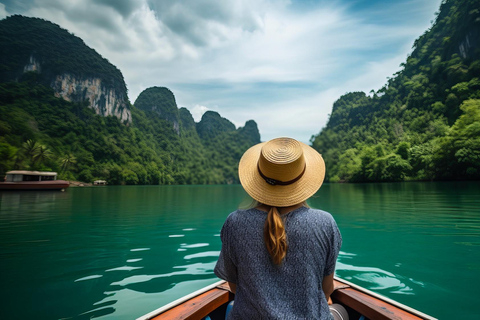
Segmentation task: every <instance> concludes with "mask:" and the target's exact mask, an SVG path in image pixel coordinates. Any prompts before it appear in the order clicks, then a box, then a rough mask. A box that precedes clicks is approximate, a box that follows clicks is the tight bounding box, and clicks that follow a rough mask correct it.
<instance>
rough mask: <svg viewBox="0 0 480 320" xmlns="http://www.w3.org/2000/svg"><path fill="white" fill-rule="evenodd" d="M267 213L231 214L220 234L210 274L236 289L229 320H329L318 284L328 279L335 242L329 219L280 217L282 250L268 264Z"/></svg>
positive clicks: (302, 213) (309, 214) (299, 212)
mask: <svg viewBox="0 0 480 320" xmlns="http://www.w3.org/2000/svg"><path fill="white" fill-rule="evenodd" d="M266 218H267V212H264V211H261V210H258V209H248V210H237V211H235V212H233V213H232V214H230V216H229V217H228V218H227V220H226V222H225V224H224V227H223V229H222V235H221V236H222V243H223V246H222V252H221V254H220V257H219V261H218V263H217V266H216V268H215V273H216V274H217V275H218V276H219V277H220V278H223V279H226V280H227V281H229V282H232V283H235V284H236V286H237V289H236V296H235V308H234V309H233V311H232V313H231V314H230V316H229V319H329V318H330V317H331V315H330V311H329V308H328V305H327V300H326V299H325V295H324V293H323V291H322V280H323V278H324V277H325V276H327V275H329V274H332V273H333V272H334V268H335V261H336V258H337V254H338V251H339V248H340V246H341V236H340V232H339V231H338V228H337V225H336V223H335V221H334V219H333V218H332V216H331V215H330V214H329V213H327V212H324V211H321V210H315V209H310V208H306V207H300V208H299V209H296V210H294V211H292V212H290V213H288V214H286V215H284V217H283V218H284V224H285V230H286V233H287V241H288V250H287V255H286V256H285V258H284V259H283V262H282V263H281V264H279V265H276V264H274V263H273V262H272V259H271V256H270V255H269V253H268V251H267V249H266V247H265V242H264V234H263V226H264V224H265V220H266Z"/></svg>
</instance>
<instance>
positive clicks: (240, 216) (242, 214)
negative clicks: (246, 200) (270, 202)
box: [226, 208, 267, 222]
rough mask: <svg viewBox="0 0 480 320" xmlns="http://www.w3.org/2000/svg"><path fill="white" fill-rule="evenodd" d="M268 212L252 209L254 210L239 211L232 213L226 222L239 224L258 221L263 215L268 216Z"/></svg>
mask: <svg viewBox="0 0 480 320" xmlns="http://www.w3.org/2000/svg"><path fill="white" fill-rule="evenodd" d="M266 214H267V213H266V212H263V211H261V210H258V209H255V208H252V209H237V210H235V211H233V212H231V213H230V214H229V215H228V217H227V219H226V221H228V222H239V221H246V220H251V219H256V218H258V217H260V216H262V215H266Z"/></svg>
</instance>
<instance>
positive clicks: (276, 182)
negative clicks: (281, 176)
mask: <svg viewBox="0 0 480 320" xmlns="http://www.w3.org/2000/svg"><path fill="white" fill-rule="evenodd" d="M306 168H307V166H306V165H305V166H304V167H303V171H302V172H301V173H300V174H299V175H298V176H297V177H296V178H295V179H292V180H289V181H280V180H276V179H272V178H269V177H267V176H266V175H264V174H263V172H262V170H260V166H259V165H258V164H257V169H258V173H259V174H260V176H261V177H262V178H263V179H264V180H265V182H266V183H268V184H269V185H272V186H288V185H290V184H292V183H295V182H297V181H298V180H300V178H301V177H302V176H303V174H304V173H305V169H306Z"/></svg>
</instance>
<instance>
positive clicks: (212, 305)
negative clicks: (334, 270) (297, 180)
mask: <svg viewBox="0 0 480 320" xmlns="http://www.w3.org/2000/svg"><path fill="white" fill-rule="evenodd" d="M334 282H335V288H336V290H335V291H334V292H333V294H332V300H333V301H334V302H335V303H340V304H342V305H344V306H345V307H347V308H350V309H353V310H354V311H355V312H357V313H358V314H361V315H364V316H365V317H367V318H368V319H372V320H422V319H423V320H436V319H435V318H433V317H431V316H429V315H427V314H424V313H422V312H420V311H418V310H415V309H413V308H410V307H408V306H405V305H403V304H401V303H398V302H396V301H394V300H391V299H388V298H386V297H384V296H382V295H379V294H376V293H374V292H372V291H369V290H367V289H364V288H362V287H360V286H357V285H355V284H353V283H350V282H348V281H345V280H343V279H339V278H335V281H334ZM233 299H234V294H233V293H231V292H230V291H229V290H228V286H227V284H226V283H225V281H219V282H216V283H214V284H212V285H210V286H207V287H205V288H203V289H200V290H198V291H196V292H193V293H191V294H189V295H187V296H185V297H183V298H180V299H178V300H176V301H173V302H172V303H169V304H167V305H165V306H163V307H161V308H159V309H157V310H154V311H152V312H150V313H148V314H146V315H144V316H142V317H140V318H138V319H137V320H167V319H168V320H173V319H190V320H198V319H203V318H204V317H206V316H207V315H209V314H211V313H212V312H214V311H215V310H217V309H218V308H219V307H221V306H224V305H225V304H226V303H228V302H230V301H232V300H233Z"/></svg>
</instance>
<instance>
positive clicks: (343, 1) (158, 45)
mask: <svg viewBox="0 0 480 320" xmlns="http://www.w3.org/2000/svg"><path fill="white" fill-rule="evenodd" d="M440 3H441V0H290V1H288V0H0V18H4V17H6V16H8V15H11V14H22V15H25V16H30V17H39V18H43V19H46V20H49V21H52V22H54V23H56V24H58V25H60V26H61V27H62V28H65V29H67V30H69V31H70V32H71V33H73V34H75V35H76V36H79V37H80V38H82V39H83V40H84V42H85V43H86V44H87V45H88V46H90V47H92V48H94V49H95V50H96V51H97V52H99V53H100V54H101V55H102V56H104V57H105V58H107V59H108V60H109V61H110V62H111V63H113V64H114V65H116V66H117V67H118V68H119V69H120V70H121V71H122V73H123V76H124V78H125V81H126V83H127V87H128V90H129V93H128V95H129V98H130V101H131V102H132V103H134V102H135V100H136V98H137V96H138V95H139V94H140V92H142V90H144V89H146V88H148V87H152V86H164V87H168V88H169V89H170V90H172V91H173V93H174V94H175V97H176V100H177V104H178V106H179V107H185V108H187V109H189V110H190V112H192V114H193V116H194V118H195V121H197V122H198V121H199V120H200V118H201V115H202V113H203V112H205V111H206V110H213V111H217V112H219V113H220V114H221V115H222V116H223V117H225V118H227V119H229V120H230V121H232V122H233V123H234V124H235V125H236V126H237V127H239V126H243V125H244V123H245V121H247V120H249V119H254V120H255V121H256V122H257V124H258V126H259V130H260V134H261V138H262V140H264V141H265V140H269V139H271V138H274V137H278V136H290V137H293V138H296V139H298V140H300V141H303V142H305V143H308V141H309V139H310V137H311V136H312V135H313V134H318V132H320V130H321V128H322V127H324V126H325V124H326V122H327V120H328V115H329V113H330V112H331V109H332V104H333V102H334V101H335V100H336V99H338V98H339V97H340V96H341V95H342V94H345V93H347V92H351V91H359V90H361V91H364V92H366V93H368V92H370V90H372V89H373V90H378V89H380V88H381V87H382V86H383V85H384V84H385V83H386V80H387V77H391V76H392V75H393V74H394V73H395V72H397V71H398V70H400V67H399V65H400V63H402V62H404V61H405V59H406V57H407V55H408V54H409V53H410V52H411V47H412V44H413V41H414V40H415V39H416V38H418V37H419V36H420V35H421V34H423V32H424V31H425V30H427V29H428V28H429V27H430V26H431V21H432V20H433V19H434V17H435V12H436V11H438V9H439V7H440Z"/></svg>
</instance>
